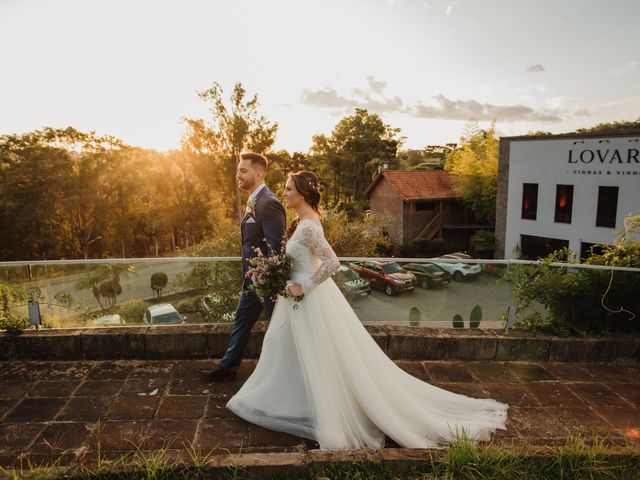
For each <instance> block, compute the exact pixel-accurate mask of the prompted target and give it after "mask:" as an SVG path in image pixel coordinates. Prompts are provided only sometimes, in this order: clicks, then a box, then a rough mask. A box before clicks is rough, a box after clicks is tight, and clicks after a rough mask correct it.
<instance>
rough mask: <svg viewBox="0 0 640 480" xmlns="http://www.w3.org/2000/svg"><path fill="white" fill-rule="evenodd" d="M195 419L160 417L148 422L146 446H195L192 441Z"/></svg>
mask: <svg viewBox="0 0 640 480" xmlns="http://www.w3.org/2000/svg"><path fill="white" fill-rule="evenodd" d="M197 427H198V421H197V420H190V419H188V420H187V419H180V420H175V419H160V420H152V421H151V423H150V424H149V434H150V436H149V440H148V448H151V449H164V448H180V449H185V448H189V447H196V446H197V445H196V444H195V443H194V439H195V435H196V428H197Z"/></svg>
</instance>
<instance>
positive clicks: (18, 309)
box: [0, 257, 640, 328]
mask: <svg viewBox="0 0 640 480" xmlns="http://www.w3.org/2000/svg"><path fill="white" fill-rule="evenodd" d="M240 260H241V259H240V257H172V258H124V259H95V260H42V261H33V262H0V281H2V282H3V283H4V285H5V286H7V287H6V288H5V289H4V290H3V291H4V292H5V293H4V295H5V299H4V300H3V302H4V304H5V306H6V307H7V311H8V312H9V313H10V317H11V319H12V320H14V321H16V322H18V321H20V319H22V322H23V323H22V326H23V327H25V326H28V325H27V324H25V323H24V319H26V318H32V317H33V315H35V314H36V313H37V312H36V307H37V308H38V309H39V313H40V322H39V323H40V327H51V328H69V327H81V326H82V327H86V326H89V327H100V326H109V327H113V326H128V325H141V324H145V322H146V323H154V322H153V320H152V319H151V320H150V319H149V318H147V317H148V314H147V312H148V310H149V307H152V306H154V305H158V304H161V303H166V304H170V305H171V306H172V307H173V308H175V310H176V311H177V312H178V313H179V314H180V316H181V318H183V319H184V321H185V322H186V323H211V322H216V323H220V322H232V321H233V312H234V309H235V304H236V302H237V298H238V293H239V289H240V285H241V283H242V272H241V268H240ZM340 260H341V263H342V264H343V265H344V266H349V267H351V268H350V271H349V272H348V275H346V276H345V277H344V278H342V277H340V278H338V277H336V276H334V281H336V283H337V284H338V286H339V287H340V289H341V290H342V291H343V293H344V295H345V296H346V297H347V299H348V300H349V302H350V303H351V305H352V307H353V309H354V311H355V312H356V314H357V315H358V317H359V318H360V320H361V321H362V322H364V323H376V324H395V325H420V326H431V327H453V326H454V321H453V319H454V317H455V316H456V315H459V316H460V317H461V318H462V319H463V320H464V322H465V323H464V326H465V327H468V326H469V319H470V315H471V312H472V311H473V310H474V307H476V306H479V308H480V310H481V312H482V316H481V322H480V328H503V327H505V326H506V325H507V322H509V320H510V314H511V320H512V321H513V320H514V318H513V313H514V306H515V305H516V304H517V303H518V295H519V293H518V291H517V289H514V283H513V281H512V279H511V280H507V279H505V274H506V273H508V272H512V271H514V267H517V266H529V267H536V266H540V265H542V262H539V261H538V262H536V261H525V260H513V259H512V260H485V259H441V258H432V259H425V258H367V259H365V258H361V257H342V258H340ZM365 260H369V261H374V262H375V261H381V262H390V261H391V262H397V263H399V264H400V265H405V264H407V263H412V264H418V265H425V264H431V263H433V262H437V264H438V265H439V267H438V268H439V269H438V270H437V271H438V272H440V271H441V272H442V273H441V274H439V275H428V274H427V273H424V274H420V272H418V271H416V270H417V269H415V268H414V276H415V281H414V283H413V285H412V288H404V286H400V287H398V288H396V287H397V285H395V284H393V283H391V284H390V283H389V281H388V280H379V279H376V278H373V277H370V278H368V282H369V283H370V285H371V287H372V289H371V291H369V289H368V288H366V286H365V287H364V288H363V285H365V284H366V283H367V282H357V281H356V282H354V281H353V279H354V278H357V276H355V277H354V274H353V273H352V272H353V271H356V270H357V271H358V274H359V275H361V276H364V277H367V276H368V275H369V274H370V272H365V271H363V270H362V268H363V267H364V266H363V265H359V264H358V263H359V262H360V263H361V262H363V261H365ZM549 266H551V267H557V268H558V269H564V270H565V271H567V272H577V271H581V270H585V269H586V270H591V271H602V270H604V271H608V272H616V271H619V272H628V273H630V274H632V275H640V269H637V268H625V267H608V266H596V265H583V264H573V263H571V264H565V263H553V264H550V265H549ZM432 273H433V272H432ZM154 274H156V277H154ZM163 275H164V276H163ZM337 275H338V274H337ZM165 276H166V277H165ZM152 277H153V278H155V281H156V282H158V281H159V282H160V283H159V284H157V285H155V287H156V288H153V287H152ZM438 277H441V278H438ZM507 277H508V275H507ZM443 278H447V279H448V280H446V281H445V280H443ZM634 278H640V277H634ZM388 285H391V286H390V287H388ZM387 287H388V288H387ZM389 290H391V291H389ZM605 293H606V292H605V291H603V292H602V294H605ZM36 304H37V305H36ZM528 308H530V309H533V310H536V309H538V310H540V311H543V310H544V308H545V307H544V305H539V304H538V305H536V303H535V302H533V303H532V304H531V305H529V306H528ZM151 310H153V308H151ZM0 313H1V312H0ZM30 315H31V317H30ZM145 315H146V316H145ZM5 317H6V315H5ZM460 317H459V318H460ZM176 318H177V317H176ZM5 321H6V319H5ZM32 321H33V318H32ZM33 323H38V322H35V321H33Z"/></svg>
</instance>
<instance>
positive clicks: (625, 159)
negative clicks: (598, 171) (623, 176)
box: [568, 148, 640, 164]
mask: <svg viewBox="0 0 640 480" xmlns="http://www.w3.org/2000/svg"><path fill="white" fill-rule="evenodd" d="M639 155H640V150H638V149H637V148H627V149H626V151H625V150H623V149H620V148H614V149H609V148H607V149H600V148H597V149H595V150H590V149H586V150H581V151H580V152H575V153H574V151H573V150H569V162H568V163H587V164H590V163H595V164H598V163H600V164H605V163H606V164H611V163H617V164H621V163H640V159H639V158H638V156H639Z"/></svg>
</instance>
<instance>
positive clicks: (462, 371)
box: [424, 362, 476, 382]
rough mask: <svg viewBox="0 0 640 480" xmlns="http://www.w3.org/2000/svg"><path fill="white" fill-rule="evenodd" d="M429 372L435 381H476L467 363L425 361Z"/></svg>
mask: <svg viewBox="0 0 640 480" xmlns="http://www.w3.org/2000/svg"><path fill="white" fill-rule="evenodd" d="M424 366H425V368H426V369H427V373H428V374H429V375H430V376H431V379H432V380H433V381H440V382H475V381H476V379H475V378H474V376H473V375H472V374H471V373H470V372H469V369H468V368H467V365H465V364H464V363H459V362H446V363H444V362H424Z"/></svg>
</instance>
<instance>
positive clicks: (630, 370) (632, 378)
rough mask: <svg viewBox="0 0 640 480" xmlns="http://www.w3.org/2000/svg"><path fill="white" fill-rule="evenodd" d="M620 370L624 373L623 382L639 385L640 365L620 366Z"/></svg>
mask: <svg viewBox="0 0 640 480" xmlns="http://www.w3.org/2000/svg"><path fill="white" fill-rule="evenodd" d="M619 368H620V370H622V371H624V372H625V373H626V378H627V379H626V380H624V381H625V382H629V383H635V384H636V385H640V364H639V365H628V364H627V365H621V366H620V367H619Z"/></svg>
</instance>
